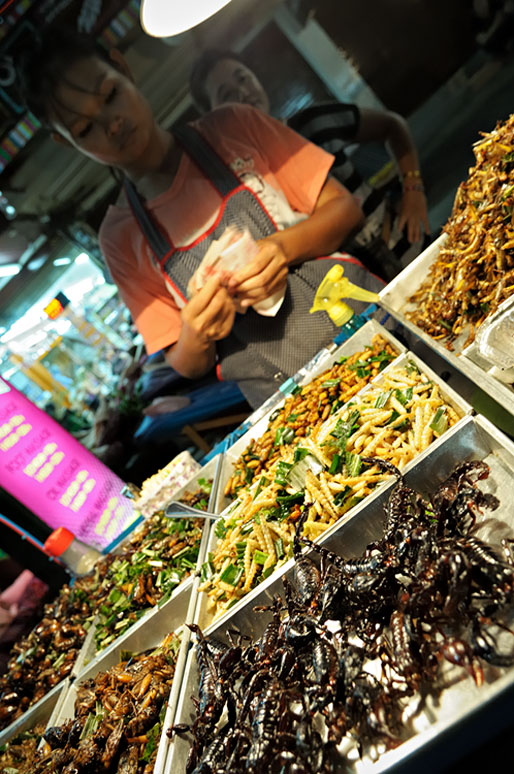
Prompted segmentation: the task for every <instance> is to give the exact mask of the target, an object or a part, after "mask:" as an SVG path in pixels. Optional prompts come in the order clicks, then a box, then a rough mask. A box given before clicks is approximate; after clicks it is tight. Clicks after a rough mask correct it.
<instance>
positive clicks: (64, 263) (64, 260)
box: [54, 257, 71, 266]
mask: <svg viewBox="0 0 514 774" xmlns="http://www.w3.org/2000/svg"><path fill="white" fill-rule="evenodd" d="M70 263H71V258H66V257H64V258H56V259H55V261H54V266H68V264H70Z"/></svg>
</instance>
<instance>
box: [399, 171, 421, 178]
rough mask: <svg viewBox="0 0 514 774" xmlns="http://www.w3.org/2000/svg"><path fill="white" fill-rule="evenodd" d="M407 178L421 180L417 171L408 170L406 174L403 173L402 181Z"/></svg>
mask: <svg viewBox="0 0 514 774" xmlns="http://www.w3.org/2000/svg"><path fill="white" fill-rule="evenodd" d="M409 177H414V178H417V179H418V180H419V179H421V172H420V170H419V169H409V170H408V171H407V172H404V173H403V179H404V180H407V179H408V178H409Z"/></svg>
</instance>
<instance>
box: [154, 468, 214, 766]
mask: <svg viewBox="0 0 514 774" xmlns="http://www.w3.org/2000/svg"><path fill="white" fill-rule="evenodd" d="M213 462H215V471H214V478H213V484H212V489H211V494H210V497H209V504H208V509H209V510H210V511H212V510H213V507H214V504H215V502H216V499H217V489H218V485H219V479H220V475H221V471H222V468H223V454H220V455H218V457H215V458H213ZM212 527H213V525H212V524H211V522H210V521H209V520H208V519H206V520H205V526H204V529H203V533H202V540H201V542H200V549H199V551H198V559H197V562H196V570H195V573H194V576H193V584H192V587H191V596H190V597H189V605H188V608H187V613H186V617H185V620H184V624H186V623H188V622H190V621H195V611H196V607H197V604H198V586H199V585H200V571H201V569H202V564H203V563H204V561H205V557H206V555H207V549H208V547H209V539H210V535H211V531H212ZM190 642H191V630H190V629H189V628H188V627H187V626H185V625H184V627H183V632H182V641H181V643H180V650H179V653H178V656H177V663H176V666H175V676H174V678H173V685H172V686H171V692H170V696H169V699H168V706H167V708H166V715H165V716H164V721H163V724H162V732H161V738H160V741H159V749H158V752H157V758H156V761H155V768H154V774H160V773H161V772H164V767H165V765H166V760H167V757H168V750H169V747H170V741H171V740H170V738H169V736H168V733H167V732H168V730H169V729H170V728H171V727H172V725H173V723H174V722H175V717H176V712H177V704H178V701H179V697H180V692H181V688H182V682H183V676H184V670H185V668H186V661H187V655H188V651H189V645H190Z"/></svg>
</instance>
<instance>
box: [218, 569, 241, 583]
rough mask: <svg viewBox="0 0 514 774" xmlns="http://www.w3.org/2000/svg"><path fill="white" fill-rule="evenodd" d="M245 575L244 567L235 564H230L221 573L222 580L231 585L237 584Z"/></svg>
mask: <svg viewBox="0 0 514 774" xmlns="http://www.w3.org/2000/svg"><path fill="white" fill-rule="evenodd" d="M242 575H243V569H242V568H241V567H236V565H235V564H229V565H228V566H227V567H225V569H224V570H223V572H222V573H221V575H220V581H223V583H227V584H228V585H229V586H234V587H235V586H237V584H238V583H239V581H240V580H241V576H242Z"/></svg>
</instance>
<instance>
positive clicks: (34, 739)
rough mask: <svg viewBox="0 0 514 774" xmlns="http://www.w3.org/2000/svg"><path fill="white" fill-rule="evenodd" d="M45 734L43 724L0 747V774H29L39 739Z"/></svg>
mask: <svg viewBox="0 0 514 774" xmlns="http://www.w3.org/2000/svg"><path fill="white" fill-rule="evenodd" d="M44 732H45V725H44V724H43V723H41V724H39V725H37V726H36V727H35V728H33V729H31V730H29V731H23V732H22V733H21V734H19V736H17V737H16V738H14V739H12V740H11V741H10V742H6V743H5V744H3V745H2V746H1V747H0V774H15V773H16V774H23V772H30V768H31V766H32V761H33V760H34V758H35V756H36V750H37V748H38V745H39V742H40V739H41V737H42V736H43V734H44Z"/></svg>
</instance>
